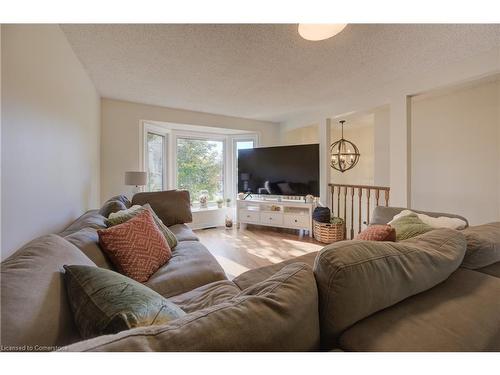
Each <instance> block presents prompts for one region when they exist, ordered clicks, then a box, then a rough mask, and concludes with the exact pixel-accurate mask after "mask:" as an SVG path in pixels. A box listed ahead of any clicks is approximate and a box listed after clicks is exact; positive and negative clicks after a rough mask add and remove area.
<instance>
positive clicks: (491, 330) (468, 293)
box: [340, 268, 500, 352]
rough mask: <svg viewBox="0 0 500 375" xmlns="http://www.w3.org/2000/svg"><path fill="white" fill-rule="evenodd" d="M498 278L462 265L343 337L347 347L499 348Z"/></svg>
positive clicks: (473, 349)
mask: <svg viewBox="0 0 500 375" xmlns="http://www.w3.org/2000/svg"><path fill="white" fill-rule="evenodd" d="M499 296H500V279H498V278H495V277H491V276H488V275H485V274H481V273H479V272H476V271H472V270H466V269H462V268H459V269H458V270H457V271H456V272H454V273H453V274H452V275H451V276H450V278H449V279H448V280H446V281H445V282H443V283H441V284H439V285H438V286H435V287H434V288H432V289H430V290H428V291H426V292H423V293H420V294H417V295H415V296H413V297H410V298H408V299H406V300H405V301H402V302H400V303H398V304H397V305H394V306H392V307H389V308H387V309H385V310H383V311H381V312H378V313H376V314H374V315H372V316H370V317H368V318H366V319H364V320H362V321H360V322H358V323H357V324H355V325H354V326H353V327H351V328H349V329H348V330H347V331H346V332H344V333H343V334H342V336H341V337H340V347H341V348H342V349H343V350H348V351H409V352H412V351H449V352H456V351H472V352H475V351H499V350H500V298H499Z"/></svg>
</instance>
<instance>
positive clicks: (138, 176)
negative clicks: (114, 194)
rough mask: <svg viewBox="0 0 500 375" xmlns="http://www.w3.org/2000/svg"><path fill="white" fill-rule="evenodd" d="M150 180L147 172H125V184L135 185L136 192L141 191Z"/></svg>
mask: <svg viewBox="0 0 500 375" xmlns="http://www.w3.org/2000/svg"><path fill="white" fill-rule="evenodd" d="M147 182H148V174H147V172H133V171H129V172H125V185H128V186H135V189H134V193H139V192H140V191H141V187H142V186H144V185H146V184H147Z"/></svg>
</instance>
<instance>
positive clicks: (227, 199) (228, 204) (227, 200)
mask: <svg viewBox="0 0 500 375" xmlns="http://www.w3.org/2000/svg"><path fill="white" fill-rule="evenodd" d="M226 207H231V198H226Z"/></svg>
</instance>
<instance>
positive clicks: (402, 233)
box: [391, 214, 434, 241]
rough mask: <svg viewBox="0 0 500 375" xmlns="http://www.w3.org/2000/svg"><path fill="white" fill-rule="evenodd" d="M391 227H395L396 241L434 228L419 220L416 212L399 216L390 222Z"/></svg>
mask: <svg viewBox="0 0 500 375" xmlns="http://www.w3.org/2000/svg"><path fill="white" fill-rule="evenodd" d="M391 227H393V228H394V229H396V241H402V240H407V239H408V238H412V237H415V236H418V235H420V234H424V233H426V232H428V231H430V230H432V229H434V228H432V227H431V226H430V225H428V224H425V223H424V222H423V221H422V220H420V219H419V218H418V216H417V215H416V214H411V215H407V216H403V217H400V218H399V219H397V220H395V221H393V222H392V223H391Z"/></svg>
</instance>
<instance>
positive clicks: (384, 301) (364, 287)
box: [314, 229, 466, 347]
mask: <svg viewBox="0 0 500 375" xmlns="http://www.w3.org/2000/svg"><path fill="white" fill-rule="evenodd" d="M465 247H466V243H465V237H464V235H463V234H462V233H460V232H458V231H455V230H451V229H436V230H433V231H431V232H428V233H425V234H423V235H421V236H418V237H415V238H413V239H410V240H407V241H404V242H368V241H356V240H355V241H342V242H337V243H334V244H332V245H329V246H327V247H325V248H324V249H323V250H321V252H320V253H319V255H318V257H317V258H316V261H315V264H314V273H315V276H316V281H317V283H318V292H319V300H320V309H319V313H320V322H321V334H322V340H323V344H324V345H326V346H327V347H331V346H333V345H334V344H335V341H336V338H337V336H338V335H339V334H340V333H341V332H342V331H343V330H345V329H346V328H348V327H349V326H351V325H352V324H354V323H356V322H357V321H359V320H361V319H363V318H365V317H367V316H368V315H370V314H373V313H375V312H377V311H379V310H382V309H384V308H386V307H389V306H391V305H394V304H396V303H397V302H399V301H401V300H403V299H405V298H407V297H409V296H412V295H414V294H417V293H420V292H422V291H424V290H427V289H429V288H432V287H433V286H435V285H436V284H438V283H440V282H442V281H444V280H445V279H446V278H447V277H448V276H449V275H450V274H451V273H452V272H453V271H455V270H456V269H457V268H458V267H459V265H460V263H461V262H462V259H463V257H464V253H465Z"/></svg>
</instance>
